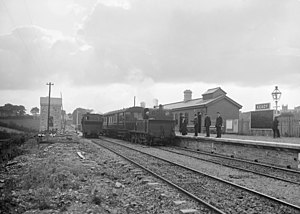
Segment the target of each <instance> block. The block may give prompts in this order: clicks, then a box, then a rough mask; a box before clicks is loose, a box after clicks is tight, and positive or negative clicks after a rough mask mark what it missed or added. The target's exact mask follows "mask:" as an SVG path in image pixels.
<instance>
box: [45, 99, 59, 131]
mask: <svg viewBox="0 0 300 214" xmlns="http://www.w3.org/2000/svg"><path fill="white" fill-rule="evenodd" d="M48 104H49V97H40V105H41V111H40V131H46V130H47V124H48ZM61 128H62V98H54V97H51V98H50V118H49V130H50V131H51V130H58V131H60V130H61Z"/></svg>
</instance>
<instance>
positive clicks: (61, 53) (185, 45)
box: [0, 0, 300, 89]
mask: <svg viewBox="0 0 300 214" xmlns="http://www.w3.org/2000/svg"><path fill="white" fill-rule="evenodd" d="M94 2H95V1H93V2H92V3H94ZM92 3H84V1H80V0H77V1H75V2H74V3H72V1H68V2H66V3H64V4H63V5H62V7H61V10H59V11H58V12H57V13H54V11H55V8H56V7H59V4H60V3H59V1H55V2H54V3H52V4H51V5H50V6H51V7H50V9H51V10H50V9H49V10H48V11H47V14H51V15H53V16H54V17H53V20H54V21H55V22H54V21H53V23H52V22H51V25H49V26H54V25H55V23H56V24H57V27H58V28H57V29H59V31H58V30H49V28H46V27H37V26H33V25H26V26H24V25H23V26H18V27H16V28H15V29H14V30H13V31H12V32H11V33H9V34H3V35H0V63H1V64H0V74H1V80H0V83H1V86H0V88H1V89H13V88H15V89H28V88H37V87H40V86H39V85H40V84H41V82H43V84H44V82H48V81H50V80H51V81H63V82H64V83H65V84H70V85H76V86H77V87H84V86H87V85H99V84H102V85H109V84H111V83H123V84H128V85H131V84H132V85H135V86H136V87H137V88H139V84H138V82H141V83H145V82H147V83H149V84H155V83H181V82H205V83H208V84H210V83H223V84H226V83H234V84H237V85H243V86H244V85H245V86H259V85H264V84H273V83H276V82H280V81H289V83H290V84H291V85H294V86H296V85H298V83H299V81H300V79H299V78H300V77H299V69H300V60H299V57H300V42H299V39H298V38H299V36H300V29H299V28H298V27H297V26H299V25H300V23H299V22H300V14H299V13H298V12H297V11H299V9H300V8H299V7H300V4H299V2H297V1H293V0H288V1H279V0H267V1H263V2H262V1H258V0H254V1H242V0H230V1H217V0H214V1H197V0H192V1H189V3H186V1H184V0H175V1H174V0H164V1H159V0H144V1H137V0H116V1H106V0H102V1H98V3H97V4H95V5H92ZM28 6H30V5H28ZM92 6H93V10H91V8H92ZM32 11H35V9H32ZM89 11H91V12H90V13H89ZM39 13H41V12H39ZM13 14H14V13H13ZM34 14H35V15H34V16H32V17H33V19H35V20H36V19H37V14H36V13H34ZM49 17H50V16H49ZM62 17H65V21H64V22H63V23H60V24H59V23H57V20H58V19H61V18H62ZM48 22H49V23H50V19H47V23H48ZM66 24H68V25H70V24H71V25H73V27H72V28H73V30H75V27H77V32H76V34H74V33H73V34H72V33H68V34H67V36H66V34H63V33H62V32H63V31H62V28H63V26H66ZM68 29H70V26H69V27H68Z"/></svg>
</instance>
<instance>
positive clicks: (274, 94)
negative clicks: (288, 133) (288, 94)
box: [272, 86, 281, 115]
mask: <svg viewBox="0 0 300 214" xmlns="http://www.w3.org/2000/svg"><path fill="white" fill-rule="evenodd" d="M272 97H273V100H274V101H275V108H276V111H275V115H277V114H278V111H277V109H278V100H280V97H281V92H280V91H279V89H278V86H275V90H274V91H273V92H272Z"/></svg>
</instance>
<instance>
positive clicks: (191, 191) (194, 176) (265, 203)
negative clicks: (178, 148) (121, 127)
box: [94, 140, 300, 214]
mask: <svg viewBox="0 0 300 214" xmlns="http://www.w3.org/2000/svg"><path fill="white" fill-rule="evenodd" d="M94 142H95V143H97V144H98V145H101V146H105V147H106V148H107V149H110V150H111V151H113V152H115V153H117V154H118V155H122V157H124V158H126V159H127V160H130V161H131V162H133V163H135V164H137V165H139V166H140V167H142V168H143V169H145V170H147V171H149V172H152V173H153V174H154V175H155V176H157V177H159V178H161V179H164V181H165V182H167V183H169V184H170V185H173V186H175V187H176V188H178V189H179V190H181V191H183V192H184V193H185V194H187V195H189V196H190V197H193V198H194V200H197V201H198V202H199V203H201V204H205V205H206V206H207V208H208V209H211V210H213V211H211V212H213V213H239V214H240V213H264V214H266V213H270V214H271V213H272V214H273V213H288V214H294V213H300V207H299V206H296V205H293V204H290V203H287V202H285V201H281V200H278V199H276V198H274V197H270V196H268V195H265V194H262V193H259V192H257V191H254V190H251V189H248V188H245V187H242V186H239V185H236V184H234V183H231V182H228V181H225V180H222V179H220V178H217V177H214V176H210V175H208V174H205V173H203V172H200V171H197V170H194V169H191V168H188V167H186V166H183V165H179V164H175V163H173V162H171V161H169V160H166V159H163V158H160V157H156V156H153V155H150V154H147V153H144V152H141V151H138V150H135V149H133V148H130V147H127V146H124V145H120V144H118V143H116V141H113V140H109V141H108V140H105V141H104V140H97V141H94ZM129 157H130V158H129Z"/></svg>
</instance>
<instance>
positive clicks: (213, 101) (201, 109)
mask: <svg viewBox="0 0 300 214" xmlns="http://www.w3.org/2000/svg"><path fill="white" fill-rule="evenodd" d="M163 107H164V108H166V109H172V112H173V113H174V118H175V120H176V127H175V129H176V130H177V131H178V130H179V127H180V121H181V119H182V116H185V118H187V120H188V127H189V128H190V129H192V128H193V119H194V115H195V114H197V115H199V116H198V118H199V123H200V130H199V131H200V132H201V131H203V128H202V130H201V127H203V126H204V117H205V116H204V114H205V113H207V114H208V115H209V116H210V118H211V122H212V126H211V127H212V128H213V127H214V126H215V121H216V117H217V112H220V113H221V116H222V118H223V127H224V131H226V132H232V133H237V132H238V119H239V110H240V109H241V108H242V106H241V105H240V104H238V103H237V102H235V101H234V100H232V99H231V98H229V97H228V96H227V95H226V92H225V91H223V90H222V89H221V88H220V87H218V88H212V89H208V90H207V91H206V92H205V93H204V94H202V98H196V99H192V91H191V90H185V91H184V99H183V101H179V102H175V103H170V104H165V105H163Z"/></svg>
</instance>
